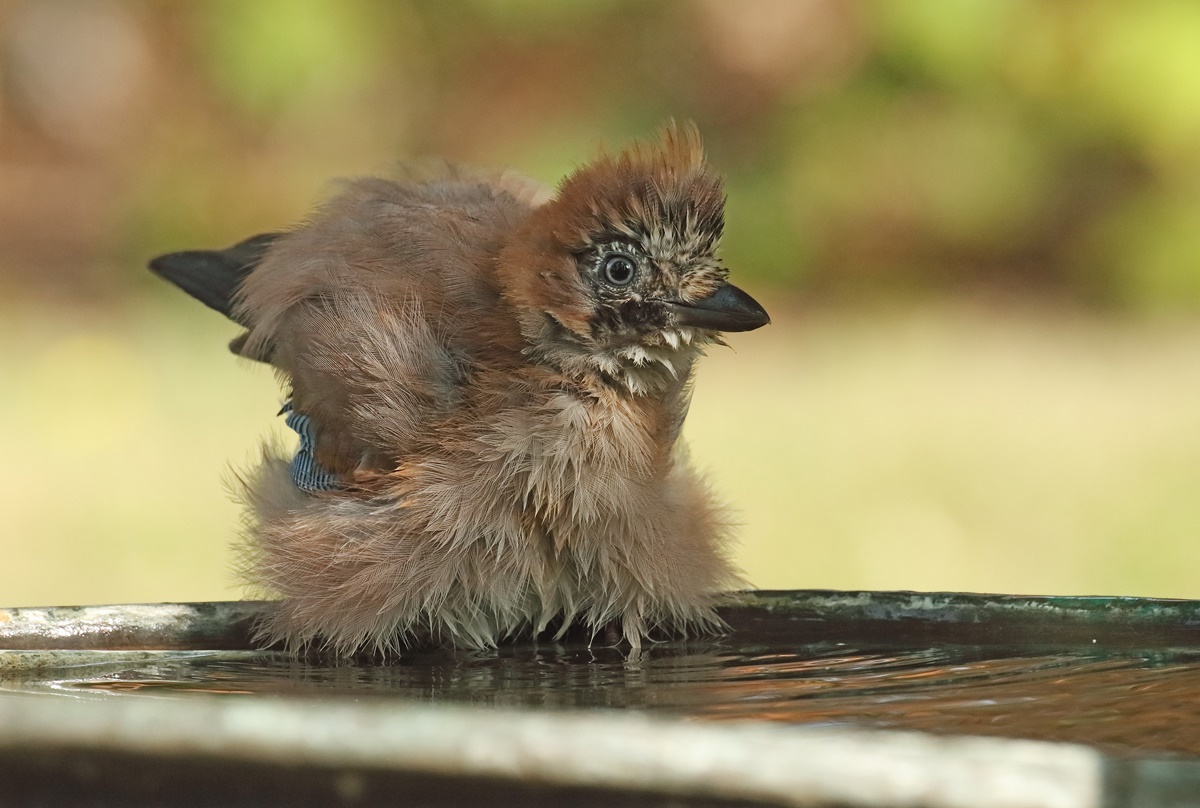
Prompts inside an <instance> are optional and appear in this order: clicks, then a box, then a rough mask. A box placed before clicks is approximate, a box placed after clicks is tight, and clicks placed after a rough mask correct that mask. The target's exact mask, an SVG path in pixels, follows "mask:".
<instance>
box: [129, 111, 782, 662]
mask: <svg viewBox="0 0 1200 808" xmlns="http://www.w3.org/2000/svg"><path fill="white" fill-rule="evenodd" d="M723 224H724V194H723V191H722V184H721V180H720V178H719V177H718V176H717V175H716V174H715V173H713V171H712V170H711V169H710V168H709V167H708V165H707V163H706V161H705V156H704V152H703V148H702V146H701V143H700V139H699V136H698V134H697V133H696V130H695V128H694V127H693V126H690V125H687V126H675V125H668V126H666V127H664V128H663V130H662V131H661V133H660V136H659V138H658V140H656V141H654V142H638V143H633V144H631V145H630V146H628V147H627V148H626V149H625V150H623V151H622V152H621V153H620V154H617V155H615V156H614V155H602V156H600V157H599V158H597V159H596V160H595V161H593V162H592V163H590V164H588V165H586V166H584V167H583V168H580V169H579V170H577V171H576V172H575V173H573V174H572V175H570V176H569V177H567V178H566V179H565V180H564V181H563V183H562V185H561V187H560V188H559V189H558V192H557V194H553V193H551V192H550V191H549V189H546V188H544V187H543V186H541V185H539V184H537V183H535V182H533V181H531V180H528V179H525V178H522V177H519V176H517V175H514V174H512V173H510V172H504V173H485V172H479V171H475V170H469V169H465V168H461V167H452V166H441V167H440V168H431V167H428V166H427V167H424V168H422V169H417V170H410V171H409V176H407V177H406V178H405V179H403V180H401V181H390V180H384V179H363V180H355V181H351V182H348V183H346V184H345V186H344V187H343V189H342V191H341V193H340V194H338V195H337V196H335V197H334V198H333V199H332V200H331V201H329V202H328V203H326V204H325V205H324V207H322V208H321V209H320V210H318V211H317V213H316V214H314V215H313V216H312V218H311V219H310V220H309V221H308V222H307V223H305V224H304V225H302V226H300V227H298V228H296V229H294V230H291V231H288V232H286V233H279V234H266V235H261V236H256V237H255V238H252V239H249V240H247V241H244V242H242V243H240V244H238V245H237V246H235V247H232V248H230V249H228V250H223V251H191V252H182V253H173V254H171V255H165V256H162V257H159V258H156V259H154V260H153V261H152V262H151V268H152V269H153V270H154V271H155V272H156V273H157V274H159V275H161V276H163V277H164V278H166V279H167V280H169V281H171V282H173V283H175V284H177V285H178V286H180V287H182V288H183V289H184V290H185V291H186V292H188V293H189V294H191V295H193V296H195V297H197V298H198V299H200V300H201V301H202V302H204V303H206V304H208V305H209V306H211V307H213V308H216V309H218V310H219V311H221V312H223V313H225V314H226V315H228V316H229V317H231V318H232V319H233V320H235V321H236V322H238V323H240V324H241V325H243V326H244V327H245V328H246V332H245V333H244V334H243V335H242V336H240V337H239V338H237V339H236V340H234V342H233V343H232V345H231V348H232V349H233V351H234V352H235V353H238V354H240V355H242V356H246V357H250V358H253V359H257V360H261V361H264V362H269V363H270V364H272V365H274V366H275V367H276V368H277V369H278V370H279V371H280V372H281V373H282V374H283V375H284V376H285V377H286V378H287V380H288V381H289V386H290V398H289V403H288V405H287V406H285V411H287V412H288V423H289V425H291V426H292V427H293V428H294V429H296V431H297V432H299V433H300V436H301V441H300V448H299V450H298V452H297V453H296V454H295V455H294V457H292V458H290V459H289V458H287V457H284V456H283V455H282V453H281V452H279V451H278V450H275V449H269V450H268V451H266V452H265V453H264V460H263V463H262V464H261V465H260V466H259V467H258V469H257V470H255V471H254V472H253V473H252V474H250V475H248V476H247V478H246V481H245V482H246V486H245V487H246V493H245V496H246V500H247V502H248V503H249V505H250V507H251V513H252V520H251V526H250V528H249V531H248V541H247V543H246V550H247V553H246V557H247V570H248V572H249V577H250V579H251V580H252V581H253V582H254V583H256V584H258V585H260V586H261V587H263V588H265V589H266V590H268V591H269V592H271V593H274V594H275V595H277V596H279V597H280V598H281V600H279V601H278V603H277V604H275V606H274V607H273V608H272V610H271V611H270V612H269V613H268V614H266V615H264V618H263V622H262V625H261V638H262V639H263V640H266V641H272V642H273V641H284V642H286V643H287V645H288V646H289V647H291V648H300V647H304V646H307V645H312V644H316V645H321V646H325V647H328V648H332V649H334V650H336V651H337V652H339V653H353V652H355V651H358V650H374V651H386V650H396V649H399V648H401V647H403V646H405V645H409V644H411V643H414V642H431V641H432V642H450V643H453V644H455V645H459V646H466V647H490V646H494V645H495V644H496V642H497V641H498V640H500V639H502V638H505V637H507V636H510V635H514V634H518V633H522V632H533V633H540V632H542V631H544V630H546V628H547V626H548V625H550V624H551V623H552V622H553V623H554V624H556V625H558V626H560V629H559V630H560V631H563V630H565V629H566V627H568V626H570V625H571V624H572V623H582V624H584V625H585V626H587V627H588V628H590V630H591V631H592V632H593V633H595V632H596V631H599V630H600V629H602V628H604V627H606V626H612V625H618V626H619V628H620V631H621V633H622V634H623V635H624V637H625V639H626V640H628V642H629V643H630V644H632V645H633V646H634V647H638V646H639V645H640V643H641V641H642V639H643V638H645V637H647V636H648V635H650V634H651V632H654V631H656V630H659V629H661V630H664V631H667V632H686V631H687V630H689V629H691V630H699V631H710V630H714V629H716V628H719V626H720V621H719V619H718V618H717V617H716V615H715V614H714V612H713V609H712V601H713V597H714V596H715V595H716V594H717V593H719V592H721V591H723V590H725V589H727V588H729V587H731V586H733V585H735V584H736V583H737V582H738V577H737V574H736V572H735V571H734V570H733V568H732V567H731V565H730V563H729V561H728V559H727V558H726V554H725V548H724V543H725V538H726V534H727V525H726V524H725V522H724V521H723V520H722V516H721V511H720V508H719V507H718V506H717V505H716V504H715V503H714V501H713V498H712V496H711V495H710V493H709V491H708V489H707V488H706V486H705V485H704V483H703V482H702V481H700V480H699V479H698V478H697V476H696V475H695V474H694V473H693V472H692V471H691V469H689V467H688V464H687V462H686V458H685V457H684V456H683V453H682V451H681V448H680V447H679V445H678V438H679V432H680V428H681V426H682V424H683V419H684V416H685V415H686V413H687V409H688V403H689V391H690V385H689V381H690V379H691V375H692V367H693V364H694V363H695V361H696V359H697V358H698V357H699V356H701V355H702V354H703V352H704V346H706V345H708V344H710V343H714V342H720V336H719V332H722V331H747V330H751V329H754V328H758V327H759V326H762V325H765V324H766V323H767V322H768V321H769V320H768V317H767V314H766V312H765V311H764V310H763V309H762V307H761V306H760V305H759V304H758V303H756V302H755V301H754V299H753V298H751V297H750V296H749V295H747V294H746V293H745V292H743V291H741V290H740V289H738V288H737V287H736V286H733V285H731V284H730V283H728V281H727V280H726V277H727V275H728V271H727V270H726V269H725V268H724V267H723V266H722V264H721V261H720V259H719V258H718V257H717V246H718V242H719V240H720V238H721V232H722V229H723Z"/></svg>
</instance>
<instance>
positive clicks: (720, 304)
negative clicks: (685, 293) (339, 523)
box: [668, 283, 771, 331]
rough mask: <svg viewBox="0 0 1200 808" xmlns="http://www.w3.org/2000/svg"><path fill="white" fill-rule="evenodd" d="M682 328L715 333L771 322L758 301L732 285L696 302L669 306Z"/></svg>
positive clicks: (719, 288) (750, 328)
mask: <svg viewBox="0 0 1200 808" xmlns="http://www.w3.org/2000/svg"><path fill="white" fill-rule="evenodd" d="M668 305H669V306H670V307H671V310H672V311H673V312H674V314H675V321H676V323H678V324H679V325H685V326H692V327H695V328H706V329H709V330H712V331H753V330H754V329H756V328H762V327H763V326H764V325H767V324H768V323H770V322H771V316H770V315H769V314H767V311H766V309H764V308H763V307H762V306H761V305H760V304H759V302H758V301H757V300H755V299H754V298H752V297H751V296H750V295H748V294H746V293H745V292H743V291H742V290H741V289H739V288H738V287H736V286H734V285H733V284H731V283H725V284H722V285H721V286H718V287H717V289H716V291H715V292H713V293H712V294H711V295H709V296H708V297H706V298H704V299H703V300H697V301H696V302H694V303H688V304H684V303H669V304H668Z"/></svg>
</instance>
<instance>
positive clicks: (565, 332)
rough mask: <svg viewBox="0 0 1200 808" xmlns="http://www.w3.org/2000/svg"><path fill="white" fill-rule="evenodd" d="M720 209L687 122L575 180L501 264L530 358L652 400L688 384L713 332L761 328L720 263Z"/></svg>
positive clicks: (539, 213) (759, 317)
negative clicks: (601, 379) (655, 394)
mask: <svg viewBox="0 0 1200 808" xmlns="http://www.w3.org/2000/svg"><path fill="white" fill-rule="evenodd" d="M724 207H725V196H724V191H723V189H722V184H721V179H720V177H718V176H717V175H716V174H715V173H714V172H713V171H712V170H711V169H710V168H709V167H708V165H707V163H706V161H705V158H704V150H703V147H702V146H701V144H700V137H699V134H698V133H697V132H696V129H695V127H694V126H692V125H690V124H687V125H684V126H676V125H674V124H668V125H667V126H665V127H664V128H663V129H662V131H661V132H660V136H659V138H658V140H656V141H653V142H635V143H633V144H631V145H630V146H628V147H627V148H626V149H624V150H623V151H622V152H621V153H620V154H617V155H615V156H611V155H602V156H600V157H599V158H598V159H596V160H594V161H593V162H591V163H589V164H588V165H586V166H584V167H582V168H580V169H579V170H578V171H576V172H575V173H573V174H571V175H570V176H569V177H567V179H566V180H564V181H563V183H562V185H561V187H560V188H559V191H558V194H557V195H556V196H555V197H554V198H553V199H551V200H550V201H549V202H547V203H545V204H544V205H542V206H540V207H538V208H536V209H535V210H534V211H533V212H532V214H531V215H530V216H529V218H528V220H527V221H526V222H525V224H524V225H523V226H522V228H521V229H520V230H519V231H518V232H517V233H516V234H515V235H514V238H513V240H512V241H511V242H510V243H509V244H508V246H507V247H506V248H505V250H504V252H503V253H502V256H501V261H500V268H499V270H500V276H501V283H502V284H503V287H504V293H505V296H506V298H507V299H508V300H509V302H510V303H511V304H512V305H513V306H514V307H515V308H516V310H517V311H518V313H519V316H520V319H521V327H522V331H523V333H524V334H525V338H526V340H527V341H528V342H529V345H530V349H529V350H530V351H531V352H532V353H534V354H536V355H537V356H539V357H540V358H542V359H543V360H545V361H548V362H551V363H553V364H555V365H557V366H560V367H562V368H563V369H565V370H569V371H577V372H582V373H599V374H601V375H603V376H604V377H606V378H608V379H610V380H612V381H615V382H617V383H619V384H622V385H624V386H625V387H627V388H628V389H629V391H630V392H632V393H635V394H637V393H649V392H654V391H656V390H660V389H663V388H664V387H665V386H667V385H670V384H671V383H672V382H673V381H676V380H678V379H681V378H683V377H686V375H687V372H688V370H689V369H690V367H691V363H692V362H693V361H694V360H695V358H696V357H697V356H698V355H699V354H700V353H701V352H702V350H703V346H704V345H706V344H708V343H711V342H715V341H718V340H719V339H720V337H719V333H720V332H722V331H749V330H751V329H755V328H758V327H760V326H763V325H766V324H767V323H768V322H769V321H770V318H769V317H768V316H767V313H766V311H764V310H763V308H762V306H760V305H759V304H758V303H757V302H756V301H755V300H754V299H753V298H752V297H750V296H749V295H748V294H746V293H745V292H743V291H742V290H741V289H738V288H737V287H736V286H733V285H732V284H730V283H729V282H728V280H727V277H728V275H729V272H728V270H727V269H726V268H725V267H724V266H723V265H722V264H721V260H720V258H718V256H717V248H718V245H719V242H720V239H721V232H722V229H723V227H724V223H725V211H724Z"/></svg>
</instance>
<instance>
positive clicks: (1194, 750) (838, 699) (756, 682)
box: [6, 640, 1200, 755]
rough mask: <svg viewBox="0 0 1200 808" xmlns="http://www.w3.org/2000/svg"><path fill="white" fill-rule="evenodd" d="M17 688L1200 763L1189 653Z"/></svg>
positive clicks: (490, 659)
mask: <svg viewBox="0 0 1200 808" xmlns="http://www.w3.org/2000/svg"><path fill="white" fill-rule="evenodd" d="M67 673H69V674H70V675H69V677H67V676H64V674H67ZM55 677H59V678H55ZM6 686H7V687H8V688H9V689H18V686H16V685H14V684H13V683H11V682H10V683H8V684H7V685H6ZM19 689H22V690H29V689H38V690H42V691H45V690H53V691H55V692H59V693H63V692H67V693H75V694H80V695H82V694H84V693H87V694H90V695H95V696H99V695H113V696H118V695H119V696H122V697H127V696H128V695H130V694H142V695H146V694H153V695H158V696H170V695H180V696H183V695H185V694H197V693H200V694H208V695H224V696H241V695H255V696H260V697H271V696H299V697H312V698H337V697H354V698H356V699H361V698H393V699H404V700H415V701H423V702H446V703H470V704H486V705H495V706H504V707H536V708H563V709H565V708H585V709H587V708H609V709H613V708H616V709H636V710H643V711H648V712H660V713H668V714H672V715H681V716H685V717H689V718H694V719H697V720H734V719H755V720H769V721H781V722H790V723H797V724H822V725H838V726H853V727H873V728H889V729H913V730H923V731H927V732H936V733H964V734H975V735H997V736H1006V737H1017V738H1035V739H1042V740H1055V741H1071V742H1077V743H1086V744H1090V745H1092V746H1096V747H1099V748H1101V749H1103V750H1104V751H1106V752H1110V753H1117V754H1120V753H1129V752H1134V751H1137V752H1138V753H1140V754H1146V753H1152V752H1157V753H1164V752H1178V753H1184V754H1190V755H1200V655H1197V654H1185V653H1178V654H1171V653H1154V654H1138V653H1131V652H1121V653H1104V652H1095V653H1073V654H1035V655H1030V654H1023V653H1020V652H1019V651H1018V650H1007V651H1006V650H1005V649H997V648H994V647H992V648H981V647H974V646H941V647H935V648H919V649H888V648H877V647H855V646H853V645H848V644H844V643H815V644H811V645H803V646H800V647H798V648H796V649H795V650H790V651H788V652H786V653H779V652H771V651H769V650H767V649H763V648H753V647H737V646H735V645H731V644H728V643H727V641H720V640H718V641H710V642H706V643H692V644H685V643H664V644H661V645H656V646H653V647H651V648H650V649H649V650H647V651H645V652H643V653H642V654H641V655H640V656H639V657H637V658H628V657H627V656H626V655H624V654H623V653H621V652H619V651H616V650H613V649H604V648H593V649H589V648H587V647H583V646H572V645H550V646H546V645H542V646H540V647H529V646H514V647H507V648H503V649H501V650H500V651H498V652H495V653H467V652H419V653H413V654H410V655H406V656H405V657H404V658H401V659H398V660H394V661H391V662H389V663H387V664H372V663H366V664H349V663H340V664H335V663H328V662H323V661H319V660H297V659H293V658H290V657H287V656H284V655H279V654H269V653H261V654H248V655H247V654H243V655H234V656H231V655H228V654H226V655H222V654H187V655H179V654H176V655H171V654H165V655H163V656H162V657H159V658H149V659H144V660H142V659H136V660H131V662H130V663H129V664H128V665H125V666H117V667H114V666H111V665H110V666H105V667H103V668H98V669H95V670H90V669H72V670H70V671H66V670H59V671H58V672H56V673H55V674H52V675H51V676H50V677H48V678H43V679H40V680H38V681H37V682H28V681H27V682H24V683H21V684H20V685H19Z"/></svg>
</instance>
